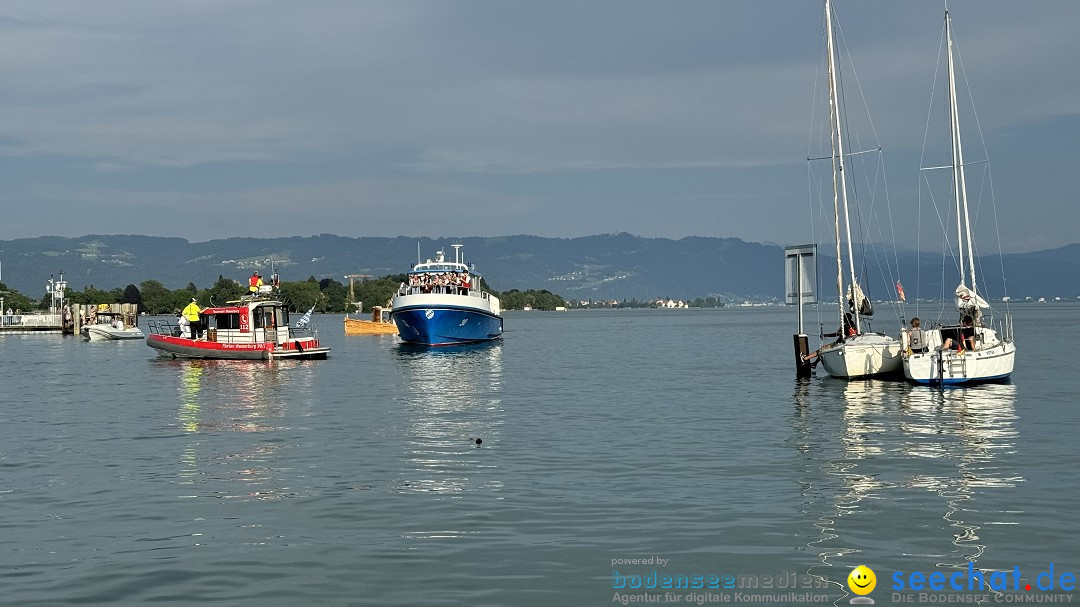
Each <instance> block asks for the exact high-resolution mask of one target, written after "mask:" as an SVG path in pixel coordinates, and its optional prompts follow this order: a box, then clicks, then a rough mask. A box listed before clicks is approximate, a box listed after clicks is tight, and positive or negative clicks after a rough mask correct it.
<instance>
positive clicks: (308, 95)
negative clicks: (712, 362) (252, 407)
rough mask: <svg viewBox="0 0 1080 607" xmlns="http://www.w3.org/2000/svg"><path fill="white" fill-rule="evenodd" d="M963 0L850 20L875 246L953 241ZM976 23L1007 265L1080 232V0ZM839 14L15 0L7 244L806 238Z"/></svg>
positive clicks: (986, 5)
mask: <svg viewBox="0 0 1080 607" xmlns="http://www.w3.org/2000/svg"><path fill="white" fill-rule="evenodd" d="M943 9H944V4H943V3H942V2H931V1H918V2H894V1H891V0H859V1H858V2H854V1H849V0H839V1H838V2H837V3H836V6H835V11H836V14H837V20H838V23H839V26H840V29H841V35H842V39H843V44H844V47H845V48H846V49H847V51H848V52H850V56H851V59H852V61H853V65H854V70H855V71H854V72H851V73H854V74H857V81H858V85H859V87H858V88H859V89H861V91H862V93H861V94H862V96H863V97H864V99H865V101H860V102H859V105H864V106H865V109H866V110H868V115H869V116H870V117H871V118H872V120H873V129H874V131H875V133H874V135H875V137H876V139H877V141H878V142H879V143H878V145H880V147H881V149H882V150H883V154H882V156H881V157H882V158H884V165H883V166H884V169H883V171H882V173H881V175H883V177H884V179H882V180H881V181H879V182H877V183H883V184H886V185H887V194H888V196H887V198H885V201H886V202H885V203H884V204H885V206H881V205H882V204H883V203H882V202H881V200H882V197H880V196H878V195H875V202H874V203H873V204H874V205H875V209H877V211H876V213H878V214H877V215H875V217H877V218H879V219H877V220H875V221H876V222H878V223H881V224H884V223H885V219H886V218H890V220H889V222H888V223H889V226H888V227H886V228H879V229H881V231H880V232H875V234H876V235H875V236H872V237H873V238H876V237H880V238H883V239H885V240H889V239H892V240H894V241H895V240H899V242H900V243H901V244H902V245H905V244H906V245H911V246H915V245H916V243H917V244H918V246H920V247H927V246H934V245H936V244H937V242H938V241H940V237H934V236H931V234H932V233H933V232H934V231H937V232H941V231H942V227H944V223H942V222H943V221H944V220H939V219H937V217H939V216H940V211H939V212H938V213H937V214H935V212H934V211H932V210H927V208H925V207H924V206H922V205H923V204H925V203H924V202H921V201H923V200H925V199H924V198H923V196H924V195H923V194H921V193H920V191H921V189H922V188H920V183H922V182H923V175H924V173H925V172H921V171H920V170H919V169H920V167H921V166H926V161H925V160H924V158H926V157H927V153H926V152H925V151H924V146H925V144H926V142H927V141H929V142H930V143H933V144H935V145H937V144H942V145H943V142H944V141H945V139H944V135H942V134H941V133H938V132H934V133H928V128H929V127H928V125H929V124H930V121H929V119H928V116H932V115H935V111H934V110H932V108H931V92H932V91H934V90H936V89H935V79H934V78H935V72H936V71H938V70H939V69H940V67H939V65H940V64H939V59H938V57H939V50H940V46H941V45H940V42H941V35H942V23H943ZM949 9H950V11H951V13H952V16H953V21H954V26H955V35H956V39H957V44H958V46H959V49H960V52H961V56H962V60H963V62H964V72H965V74H966V76H967V79H968V84H967V87H968V88H969V89H970V93H971V97H972V98H973V99H974V108H975V110H977V112H978V122H977V124H978V126H979V128H980V129H981V130H980V131H979V132H978V133H977V135H976V136H975V137H972V138H971V139H970V141H971V144H968V143H967V141H968V140H966V141H965V147H969V146H970V147H971V148H972V149H975V148H982V146H983V144H984V143H985V150H984V151H979V152H972V153H971V154H970V155H969V158H973V157H974V158H988V159H989V163H988V164H986V166H987V167H991V168H990V171H991V174H992V176H993V182H992V183H993V190H992V191H993V194H994V197H993V201H994V205H995V209H996V210H995V211H994V212H993V213H990V212H989V211H987V212H986V213H983V212H982V211H980V214H979V216H978V219H979V234H980V236H987V237H993V238H994V239H997V240H998V241H999V242H1000V246H1001V248H1002V250H1004V251H1005V252H1021V251H1031V250H1042V249H1048V248H1054V247H1058V246H1062V245H1065V244H1069V243H1074V242H1080V236H1077V234H1076V226H1077V225H1080V205H1078V204H1077V200H1076V197H1077V194H1076V193H1077V192H1078V191H1080V187H1078V183H1077V175H1078V173H1080V172H1078V171H1077V170H1076V169H1075V168H1074V167H1072V166H1067V165H1066V163H1067V162H1069V161H1070V160H1072V159H1074V158H1076V157H1078V156H1080V149H1078V148H1080V77H1078V76H1080V73H1078V72H1080V62H1078V61H1077V58H1078V57H1080V37H1078V36H1077V35H1076V28H1077V25H1078V24H1080V2H1075V0H1046V1H1035V2H1019V3H1018V2H1005V1H1000V0H952V1H951V2H950V3H949ZM822 14H823V5H822V3H821V2H815V1H811V0H798V1H795V0H774V1H770V2H761V1H760V0H700V1H693V0H677V1H675V2H639V1H633V0H628V1H623V0H620V1H614V0H605V1H588V0H573V1H559V0H554V1H545V2H513V1H510V2H507V1H504V0H491V1H484V2H478V1H471V0H433V1H421V0H410V1H404V2H403V1H401V0H393V1H387V2H375V1H363V0H323V1H320V2H286V1H280V0H276V1H269V0H233V1H227V0H226V1H222V0H190V1H185V2H145V1H144V0H128V1H123V0H71V1H52V2H40V0H27V1H20V0H9V1H7V2H4V3H3V4H2V5H0V41H2V43H0V208H2V211H0V214H2V219H0V240H10V239H15V238H28V237H35V236H42V235H60V236H81V235H85V234H146V235H162V236H179V237H183V238H186V239H188V240H191V241H193V242H198V241H205V240H211V239H216V238H227V237H233V236H254V237H278V236H309V235H314V234H323V233H330V234H338V235H341V236H353V237H356V236H399V235H404V236H430V237H454V236H459V237H464V236H501V235H512V234H532V235H538V236H547V237H577V236H585V235H591V234H601V233H612V232H629V233H632V234H637V235H640V236H647V237H664V238H682V237H685V236H711V237H737V238H742V239H744V240H747V241H758V242H771V243H779V244H796V243H801V242H807V241H809V240H810V234H811V232H812V231H814V230H818V229H820V227H821V226H820V218H814V215H815V211H814V207H813V204H814V203H812V202H810V201H811V198H812V197H811V195H810V192H811V191H812V190H813V189H814V186H812V185H811V184H810V181H811V180H809V179H808V162H807V156H808V155H810V151H809V150H810V147H809V146H810V142H811V141H812V133H814V132H815V129H816V128H818V127H817V126H816V125H817V124H819V123H820V122H821V117H820V115H817V114H820V112H817V113H815V99H816V97H815V96H816V95H819V92H816V91H820V82H821V65H822V64H823V59H822V52H821V51H822V23H823V18H822ZM845 78H847V80H846V83H848V84H850V83H852V82H854V79H852V78H851V77H850V75H845ZM937 86H940V85H937ZM845 87H846V88H845V90H846V91H847V90H853V87H851V88H850V89H849V88H848V87H847V84H846V85H845ZM939 94H940V91H938V93H935V95H939ZM852 98H853V96H846V97H845V99H846V102H847V105H848V106H849V108H850V106H851V105H853V103H852ZM936 99H940V96H938V97H936ZM817 107H818V109H820V103H818V106H817ZM1069 164H1070V165H1071V162H1070V163H1069ZM982 184H983V182H982V181H980V182H979V186H978V189H979V191H980V192H986V191H989V188H988V187H986V186H984V185H982ZM883 190H885V188H882V190H876V191H878V192H880V191H883ZM916 208H918V209H919V210H918V211H916V210H915V209H916ZM987 208H990V207H987ZM883 209H887V211H886V210H883ZM812 219H813V220H814V221H815V222H818V223H815V224H814V226H812V225H811V220H812ZM991 220H993V221H992V222H991ZM916 226H917V227H916ZM928 243H929V244H928Z"/></svg>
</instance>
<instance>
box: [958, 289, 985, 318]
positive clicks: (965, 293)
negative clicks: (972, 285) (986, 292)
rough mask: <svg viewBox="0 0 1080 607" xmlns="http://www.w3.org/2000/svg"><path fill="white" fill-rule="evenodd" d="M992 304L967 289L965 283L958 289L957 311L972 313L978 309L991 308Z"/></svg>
mask: <svg viewBox="0 0 1080 607" xmlns="http://www.w3.org/2000/svg"><path fill="white" fill-rule="evenodd" d="M989 307H990V304H989V303H987V302H986V300H985V299H983V298H982V297H979V295H978V294H977V293H975V291H972V290H971V289H969V288H967V287H966V286H965V285H964V284H963V283H960V286H958V287H956V309H957V310H959V311H961V312H964V311H971V310H974V309H976V308H989Z"/></svg>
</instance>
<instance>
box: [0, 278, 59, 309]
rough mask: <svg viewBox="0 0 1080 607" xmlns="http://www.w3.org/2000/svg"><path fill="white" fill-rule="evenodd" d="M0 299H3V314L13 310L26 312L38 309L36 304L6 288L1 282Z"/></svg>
mask: <svg viewBox="0 0 1080 607" xmlns="http://www.w3.org/2000/svg"><path fill="white" fill-rule="evenodd" d="M0 297H3V298H4V312H5V313H6V312H7V311H8V309H10V310H11V311H12V312H14V311H15V310H19V311H21V312H26V311H29V310H33V309H36V308H37V307H38V304H37V302H35V301H34V300H32V299H30V298H29V297H27V296H25V295H23V294H22V293H19V292H18V291H16V290H14V289H9V288H8V286H7V285H6V284H4V283H2V282H0ZM46 306H48V303H46Z"/></svg>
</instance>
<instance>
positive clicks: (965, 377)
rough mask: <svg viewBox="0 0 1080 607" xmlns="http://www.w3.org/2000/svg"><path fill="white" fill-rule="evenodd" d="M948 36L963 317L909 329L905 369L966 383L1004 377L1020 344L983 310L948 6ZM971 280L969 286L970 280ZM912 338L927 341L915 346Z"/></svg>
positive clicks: (924, 379)
mask: <svg viewBox="0 0 1080 607" xmlns="http://www.w3.org/2000/svg"><path fill="white" fill-rule="evenodd" d="M945 39H946V45H947V57H948V70H947V72H948V85H949V86H948V91H949V103H948V106H949V137H950V141H951V147H952V158H951V163H952V164H951V166H950V167H948V168H951V169H952V195H953V199H954V205H955V211H956V231H957V255H958V259H959V267H958V270H959V274H960V284H959V285H958V286H957V287H956V290H955V292H954V294H955V297H956V309H957V311H958V312H959V313H960V315H961V318H960V322H959V323H958V324H955V325H947V326H936V327H934V328H932V329H931V330H929V331H921V332H920V333H921V335H919V337H923V338H924V339H923V340H921V341H920V340H917V339H915V338H914V337H913V335H912V334H911V332H905V333H904V334H903V335H902V336H901V339H902V341H903V343H904V354H903V363H904V375H905V376H907V377H908V379H911V380H912V381H915V382H917V383H921V384H965V383H973V382H982V381H1000V380H1004V379H1007V378H1008V377H1009V375H1010V374H1011V373H1012V370H1013V366H1014V362H1015V358H1016V345H1015V344H1014V343H1013V335H1012V321H1011V317H1010V316H1009V315H1008V314H1006V315H1005V322H1004V325H1003V326H1002V334H1001V335H1000V336H999V334H998V332H997V331H995V330H994V329H993V328H992V327H991V326H988V324H987V323H986V318H985V314H984V312H983V311H984V310H990V304H989V303H988V302H987V301H986V300H985V299H984V298H983V297H982V296H981V295H979V291H978V283H977V282H976V277H975V246H974V239H973V234H972V228H971V215H970V212H969V205H968V194H967V178H966V174H965V170H964V167H965V164H964V150H963V145H962V143H961V137H960V114H959V109H958V104H957V95H956V57H955V56H956V54H957V53H956V49H955V43H954V40H953V30H952V18H951V17H950V15H949V11H948V10H946V11H945ZM969 284H970V286H969ZM913 343H925V347H924V348H920V349H915V348H913V347H912V344H913Z"/></svg>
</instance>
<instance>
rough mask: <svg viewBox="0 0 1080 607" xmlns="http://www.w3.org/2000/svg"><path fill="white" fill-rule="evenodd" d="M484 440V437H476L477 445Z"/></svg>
mask: <svg viewBox="0 0 1080 607" xmlns="http://www.w3.org/2000/svg"><path fill="white" fill-rule="evenodd" d="M482 442H484V439H482V438H478V439H476V444H477V445H479V444H480V443H482Z"/></svg>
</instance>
